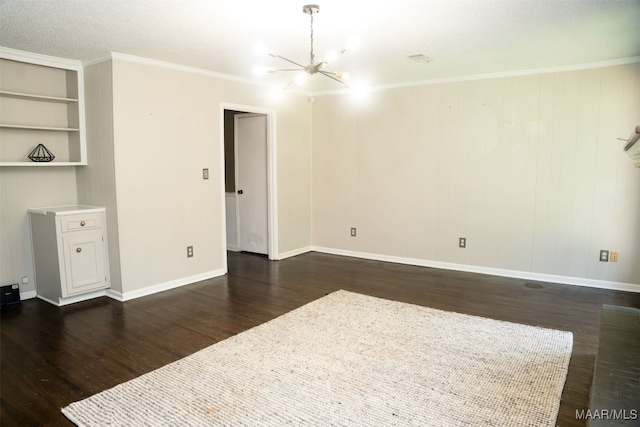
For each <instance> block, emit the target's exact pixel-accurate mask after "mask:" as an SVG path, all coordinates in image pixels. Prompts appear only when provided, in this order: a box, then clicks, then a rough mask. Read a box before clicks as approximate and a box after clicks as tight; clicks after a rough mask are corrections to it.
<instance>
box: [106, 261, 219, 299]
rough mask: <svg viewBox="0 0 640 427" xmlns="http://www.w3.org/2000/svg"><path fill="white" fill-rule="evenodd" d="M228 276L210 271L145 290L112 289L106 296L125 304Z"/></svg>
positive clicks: (217, 271) (216, 271)
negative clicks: (126, 290) (125, 302)
mask: <svg viewBox="0 0 640 427" xmlns="http://www.w3.org/2000/svg"><path fill="white" fill-rule="evenodd" d="M225 274H227V270H226V269H224V268H222V269H219V270H214V271H209V272H206V273H202V274H197V275H195V276H189V277H183V278H181V279H177V280H172V281H170V282H165V283H159V284H157V285H153V286H147V287H146V288H143V289H138V290H136V291H131V292H125V293H122V292H117V291H114V290H112V289H109V290H107V292H106V295H107V296H108V297H110V298H113V299H115V300H118V301H121V302H124V301H130V300H132V299H136V298H141V297H145V296H147V295H153V294H157V293H158V292H163V291H168V290H170V289H175V288H179V287H181V286H186V285H191V284H193V283H196V282H200V281H202V280H207V279H212V278H214V277H219V276H224V275H225Z"/></svg>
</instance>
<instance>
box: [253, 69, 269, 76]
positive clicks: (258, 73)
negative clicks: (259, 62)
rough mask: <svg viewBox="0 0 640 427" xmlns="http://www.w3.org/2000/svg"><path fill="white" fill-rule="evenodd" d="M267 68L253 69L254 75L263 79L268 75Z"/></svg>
mask: <svg viewBox="0 0 640 427" xmlns="http://www.w3.org/2000/svg"><path fill="white" fill-rule="evenodd" d="M267 72H268V71H267V67H255V68H254V69H253V74H255V75H256V76H258V77H262V76H264V75H265V74H267Z"/></svg>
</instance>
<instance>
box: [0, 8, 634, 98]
mask: <svg viewBox="0 0 640 427" xmlns="http://www.w3.org/2000/svg"><path fill="white" fill-rule="evenodd" d="M305 4H307V2H306V1H291V0H270V1H266V0H127V1H123V0H118V1H116V0H42V1H33V0H29V1H27V0H0V45H1V46H4V47H8V48H12V49H19V50H25V51H29V52H34V53H40V54H46V55H52V56H57V57H63V58H70V59H78V60H91V59H95V58H97V57H100V56H103V55H105V54H106V53H108V52H117V53H122V54H129V55H135V56H140V57H144V58H149V59H155V60H160V61H166V62H170V63H175V64H180V65H185V66H189V67H196V68H200V69H204V70H209V71H214V72H218V73H223V74H228V75H232V76H238V77H242V78H247V79H251V80H256V79H257V77H255V76H254V75H253V69H254V67H255V66H256V65H263V66H274V67H282V66H285V67H286V66H287V63H285V62H282V61H281V60H275V59H273V58H270V57H268V56H267V57H259V56H257V55H256V54H255V53H254V51H253V46H254V45H255V43H256V42H258V41H260V42H262V43H264V44H265V45H266V46H268V47H269V48H270V50H272V51H275V52H277V53H279V54H281V55H282V56H285V57H287V58H290V59H292V60H294V61H296V62H300V63H304V64H306V63H307V62H308V59H309V43H310V41H309V25H310V22H309V15H306V14H304V13H303V12H302V6H303V5H305ZM318 4H319V5H320V12H319V14H317V15H315V16H314V33H315V34H314V39H315V43H314V44H315V47H314V50H315V53H316V55H317V57H319V58H322V56H323V54H324V53H325V52H327V51H328V50H330V49H332V48H334V49H336V48H340V47H343V45H344V44H345V43H346V42H347V41H348V39H349V38H350V37H351V36H353V35H357V36H359V37H360V39H361V41H362V43H361V45H360V47H359V48H358V49H357V50H355V51H352V52H347V53H345V54H344V55H343V56H342V57H341V58H340V59H339V60H338V61H337V62H336V63H335V64H330V65H331V66H327V70H331V71H334V70H344V71H349V72H350V73H351V74H352V76H353V80H352V82H353V85H354V86H357V85H364V86H374V87H375V86H385V85H395V84H405V83H409V82H417V81H428V80H436V79H447V78H455V77H463V76H472V75H479V74H490V73H503V72H517V71H522V70H532V69H539V68H556V67H557V68H563V67H572V66H575V65H579V64H587V63H593V62H611V61H614V62H615V61H617V60H621V59H624V58H634V57H635V58H636V59H638V58H637V57H640V36H639V35H638V34H640V25H639V23H640V0H415V1H412V0H396V1H394V2H391V1H359V0H318ZM415 54H425V55H427V56H429V57H431V58H433V61H431V62H428V63H416V62H414V61H411V60H409V59H408V58H407V56H409V55H415ZM262 79H264V80H266V81H268V82H270V83H274V84H276V83H277V84H281V83H282V82H283V81H288V80H291V79H292V75H291V73H288V74H286V75H282V74H280V75H279V74H274V75H267V76H265V77H263V78H262ZM283 79H284V80H283ZM309 83H310V86H309V87H308V88H307V90H308V91H313V92H318V91H319V92H322V91H331V90H337V89H341V86H340V85H339V84H338V83H336V82H334V81H332V80H330V79H327V78H325V77H322V76H319V75H316V76H314V77H313V78H312V79H311V80H310V82H309Z"/></svg>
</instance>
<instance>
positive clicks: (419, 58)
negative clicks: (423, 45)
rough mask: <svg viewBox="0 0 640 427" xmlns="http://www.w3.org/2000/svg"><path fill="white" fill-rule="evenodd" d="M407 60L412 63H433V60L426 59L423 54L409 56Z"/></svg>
mask: <svg viewBox="0 0 640 427" xmlns="http://www.w3.org/2000/svg"><path fill="white" fill-rule="evenodd" d="M407 58H409V59H410V60H412V61H414V62H431V61H433V58H430V57H428V56H427V55H425V54H424V53H418V54H416V55H409V56H407Z"/></svg>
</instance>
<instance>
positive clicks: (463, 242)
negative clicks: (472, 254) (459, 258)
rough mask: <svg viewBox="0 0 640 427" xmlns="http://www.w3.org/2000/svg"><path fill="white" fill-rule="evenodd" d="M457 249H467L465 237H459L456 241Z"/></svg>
mask: <svg viewBox="0 0 640 427" xmlns="http://www.w3.org/2000/svg"><path fill="white" fill-rule="evenodd" d="M458 247H459V248H466V247H467V238H466V237H460V238H459V239H458Z"/></svg>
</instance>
